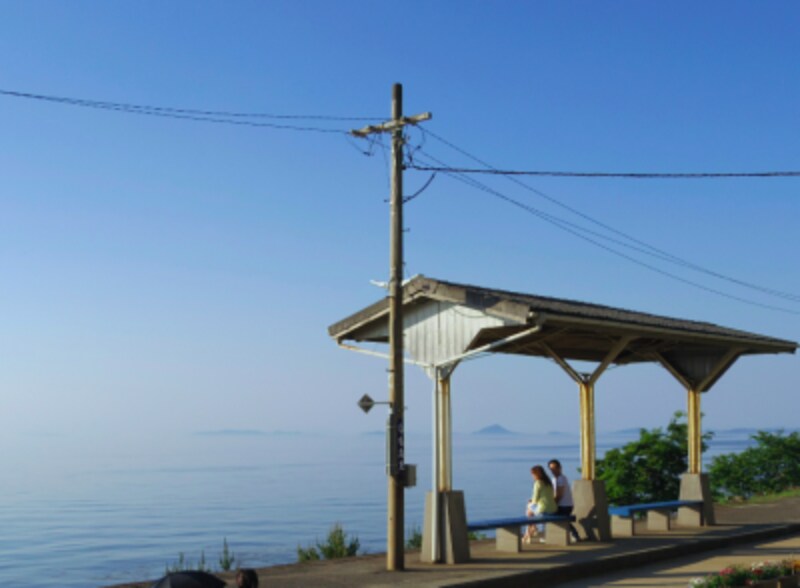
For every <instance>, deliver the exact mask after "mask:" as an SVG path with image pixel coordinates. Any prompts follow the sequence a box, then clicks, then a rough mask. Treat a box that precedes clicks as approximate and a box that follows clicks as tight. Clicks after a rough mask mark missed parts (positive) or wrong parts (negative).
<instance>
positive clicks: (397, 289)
mask: <svg viewBox="0 0 800 588" xmlns="http://www.w3.org/2000/svg"><path fill="white" fill-rule="evenodd" d="M430 118H431V114H430V113H429V112H425V113H422V114H418V115H416V116H411V117H404V116H403V86H402V85H401V84H394V86H392V118H391V120H389V121H387V122H385V123H382V124H379V125H368V126H366V127H364V128H363V129H359V130H353V131H351V134H352V135H353V136H355V137H361V138H364V137H367V136H368V135H371V134H373V133H391V135H392V177H391V197H390V200H389V202H390V203H389V209H390V226H389V241H390V244H389V245H390V250H389V292H388V298H389V404H390V405H391V409H392V414H391V421H392V424H393V426H394V427H395V432H396V434H395V435H394V437H395V438H396V439H397V440H398V445H399V446H398V447H393V448H392V450H393V451H396V455H398V460H397V463H395V464H391V467H390V475H389V495H388V499H387V505H386V511H387V512H386V518H387V521H386V569H387V570H389V571H395V570H402V569H404V568H405V544H404V533H405V520H404V519H405V514H404V513H405V494H404V489H405V439H404V435H405V423H404V417H403V413H404V412H405V395H404V393H403V368H404V363H403V355H404V354H403V144H404V141H405V140H404V139H403V127H404V126H405V125H407V124H411V125H415V124H417V123H420V122H422V121H425V120H429V119H430Z"/></svg>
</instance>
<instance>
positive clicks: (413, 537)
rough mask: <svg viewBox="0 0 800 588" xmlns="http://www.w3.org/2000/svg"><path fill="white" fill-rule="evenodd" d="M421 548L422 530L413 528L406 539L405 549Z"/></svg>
mask: <svg viewBox="0 0 800 588" xmlns="http://www.w3.org/2000/svg"><path fill="white" fill-rule="evenodd" d="M421 548H422V530H421V529H420V528H419V527H417V526H415V527H412V528H411V533H410V534H409V535H408V537H406V549H421Z"/></svg>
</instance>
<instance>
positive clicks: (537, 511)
mask: <svg viewBox="0 0 800 588" xmlns="http://www.w3.org/2000/svg"><path fill="white" fill-rule="evenodd" d="M531 476H533V496H532V497H531V499H530V500H529V501H528V508H527V509H526V512H525V514H526V515H527V516H528V517H535V516H538V515H543V514H553V513H555V512H556V511H557V510H558V506H557V505H556V497H555V492H553V483H552V482H551V481H550V477H549V476H548V475H547V474H545V473H544V468H543V467H542V466H540V465H536V466H533V467H532V468H531ZM537 534H544V524H538V525H528V530H527V531H525V535H523V537H522V542H523V543H530V542H531V537H533V536H534V535H537ZM540 541H542V542H544V538H541V539H540Z"/></svg>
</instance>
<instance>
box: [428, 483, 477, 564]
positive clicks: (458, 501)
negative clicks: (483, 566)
mask: <svg viewBox="0 0 800 588" xmlns="http://www.w3.org/2000/svg"><path fill="white" fill-rule="evenodd" d="M435 496H436V495H435V493H434V492H428V493H427V494H426V495H425V522H424V529H423V532H422V551H421V552H420V556H419V558H420V561H422V562H426V563H438V562H442V561H443V562H446V563H449V564H457V563H466V562H468V561H469V560H470V554H469V537H468V534H467V509H466V506H465V503H464V493H463V492H461V491H460V490H450V491H449V492H439V520H440V521H441V526H440V528H439V546H440V549H439V553H438V556H436V555H434V553H433V525H434V521H433V501H434V498H435Z"/></svg>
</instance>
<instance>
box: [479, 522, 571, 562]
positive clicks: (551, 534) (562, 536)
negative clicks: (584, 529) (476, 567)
mask: <svg viewBox="0 0 800 588" xmlns="http://www.w3.org/2000/svg"><path fill="white" fill-rule="evenodd" d="M574 522H575V517H574V516H572V515H558V514H545V515H539V516H536V517H530V518H529V517H509V518H502V519H485V520H482V521H473V522H471V523H469V524H468V525H467V530H468V531H485V530H488V529H495V535H496V540H495V543H496V548H497V551H505V552H511V553H519V552H520V551H521V546H520V527H522V526H523V525H536V524H539V523H544V524H545V525H546V529H545V530H546V532H545V541H546V542H547V543H549V544H552V545H569V525H570V523H574Z"/></svg>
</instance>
